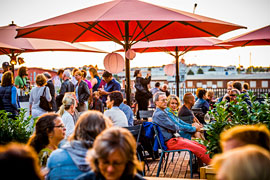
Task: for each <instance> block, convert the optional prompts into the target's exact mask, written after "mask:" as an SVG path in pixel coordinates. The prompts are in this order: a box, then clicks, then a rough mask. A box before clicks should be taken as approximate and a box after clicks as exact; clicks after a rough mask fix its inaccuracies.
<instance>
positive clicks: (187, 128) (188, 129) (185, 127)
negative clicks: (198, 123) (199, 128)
mask: <svg viewBox="0 0 270 180" xmlns="http://www.w3.org/2000/svg"><path fill="white" fill-rule="evenodd" d="M167 113H168V116H169V118H170V119H171V120H172V122H174V123H175V124H176V125H177V126H178V127H179V129H180V130H181V131H185V132H196V127H192V126H191V124H188V123H185V122H183V121H182V120H181V119H179V118H178V117H176V116H174V115H173V114H172V113H170V112H167ZM176 118H177V120H178V121H177V120H176Z"/></svg>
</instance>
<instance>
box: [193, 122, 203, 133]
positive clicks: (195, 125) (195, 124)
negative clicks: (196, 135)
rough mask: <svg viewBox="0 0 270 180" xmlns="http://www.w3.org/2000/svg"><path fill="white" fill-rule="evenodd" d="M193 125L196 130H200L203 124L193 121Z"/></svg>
mask: <svg viewBox="0 0 270 180" xmlns="http://www.w3.org/2000/svg"><path fill="white" fill-rule="evenodd" d="M192 126H193V127H195V128H196V131H200V130H201V126H200V124H198V123H193V124H192Z"/></svg>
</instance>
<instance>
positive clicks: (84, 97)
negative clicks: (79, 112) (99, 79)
mask: <svg viewBox="0 0 270 180" xmlns="http://www.w3.org/2000/svg"><path fill="white" fill-rule="evenodd" d="M82 88H83V92H84V96H83V101H87V100H88V98H89V97H90V90H89V88H88V85H87V83H86V82H85V83H83V87H82Z"/></svg>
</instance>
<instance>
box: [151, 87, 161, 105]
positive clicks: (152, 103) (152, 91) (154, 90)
mask: <svg viewBox="0 0 270 180" xmlns="http://www.w3.org/2000/svg"><path fill="white" fill-rule="evenodd" d="M158 91H160V82H156V83H155V87H154V88H153V89H151V90H150V92H151V93H152V95H154V94H156V92H158ZM150 103H151V107H156V106H155V104H154V102H153V98H151V99H150Z"/></svg>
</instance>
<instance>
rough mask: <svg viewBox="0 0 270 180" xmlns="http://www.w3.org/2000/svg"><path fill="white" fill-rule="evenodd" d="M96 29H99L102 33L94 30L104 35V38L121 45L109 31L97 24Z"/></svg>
mask: <svg viewBox="0 0 270 180" xmlns="http://www.w3.org/2000/svg"><path fill="white" fill-rule="evenodd" d="M98 27H100V28H101V29H102V30H103V31H104V32H102V31H101V30H100V29H97V28H95V29H96V30H98V31H100V32H101V33H103V34H105V33H106V34H105V35H106V36H108V37H110V39H111V40H113V41H114V42H117V43H118V44H121V45H122V43H121V41H119V40H118V39H117V38H116V37H115V36H114V35H113V34H111V33H110V32H109V31H107V30H106V29H105V28H103V27H102V26H100V25H99V24H98Z"/></svg>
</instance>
